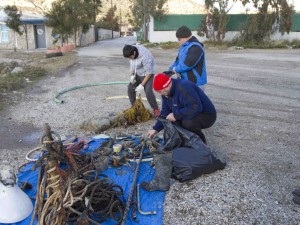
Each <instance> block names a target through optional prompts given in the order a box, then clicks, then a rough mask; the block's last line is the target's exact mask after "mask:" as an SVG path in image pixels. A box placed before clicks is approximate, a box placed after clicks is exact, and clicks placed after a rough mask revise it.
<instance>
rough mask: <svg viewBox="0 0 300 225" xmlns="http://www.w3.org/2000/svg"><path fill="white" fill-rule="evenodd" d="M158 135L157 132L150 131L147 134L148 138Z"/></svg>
mask: <svg viewBox="0 0 300 225" xmlns="http://www.w3.org/2000/svg"><path fill="white" fill-rule="evenodd" d="M156 133H157V131H156V130H149V131H148V133H147V138H152V137H153V136H154V135H155V134H156Z"/></svg>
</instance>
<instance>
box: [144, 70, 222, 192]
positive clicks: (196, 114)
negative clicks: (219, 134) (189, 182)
mask: <svg viewBox="0 0 300 225" xmlns="http://www.w3.org/2000/svg"><path fill="white" fill-rule="evenodd" d="M153 89H154V90H155V91H157V92H158V93H159V94H160V95H161V96H162V110H161V112H160V116H163V117H166V119H167V120H169V121H171V122H176V123H177V124H178V125H180V126H182V127H183V128H185V129H186V130H189V131H192V132H193V133H195V134H197V135H198V136H199V137H200V138H201V140H202V141H203V142H204V143H206V139H205V136H204V134H203V133H202V129H205V128H209V127H211V126H212V125H213V124H214V123H215V121H216V118H217V113H216V109H215V107H214V105H213V103H212V102H211V101H210V99H209V98H208V97H207V96H206V94H205V93H204V92H203V91H202V90H201V89H200V88H199V87H198V86H197V85H196V84H194V83H192V82H191V81H188V80H183V79H172V78H170V77H168V76H167V75H165V74H157V75H156V76H155V77H154V80H153ZM162 129H164V127H163V124H162V123H161V122H160V121H157V122H156V124H155V125H154V126H153V129H152V130H150V131H148V134H147V137H148V138H152V137H153V135H155V134H156V133H158V132H159V131H161V130H162ZM154 162H155V168H156V172H155V177H154V179H152V180H151V181H150V182H142V183H141V188H143V189H144V190H146V191H157V190H159V191H168V190H169V189H170V177H171V174H172V151H168V152H165V153H164V154H154Z"/></svg>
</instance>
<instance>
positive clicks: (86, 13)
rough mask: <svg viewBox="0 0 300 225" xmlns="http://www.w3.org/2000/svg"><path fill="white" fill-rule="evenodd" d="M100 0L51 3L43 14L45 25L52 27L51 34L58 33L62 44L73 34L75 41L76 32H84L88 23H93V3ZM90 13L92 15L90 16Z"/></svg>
mask: <svg viewBox="0 0 300 225" xmlns="http://www.w3.org/2000/svg"><path fill="white" fill-rule="evenodd" d="M96 2H100V3H101V1H100V0H85V1H82V0H58V1H55V2H53V3H52V8H51V9H50V10H49V11H48V12H47V13H46V14H45V16H46V18H47V21H46V25H48V26H50V27H52V28H53V30H52V34H53V35H57V34H60V36H61V39H62V44H63V43H65V42H66V41H67V40H68V37H69V36H70V35H71V34H74V37H75V43H76V36H77V33H78V32H79V31H80V30H81V32H82V33H86V32H87V31H88V30H89V27H90V25H92V24H94V19H95V17H96V16H95V14H94V13H96V12H98V11H97V10H99V9H98V8H97V10H96V9H95V5H94V4H95V3H96ZM91 15H92V16H91Z"/></svg>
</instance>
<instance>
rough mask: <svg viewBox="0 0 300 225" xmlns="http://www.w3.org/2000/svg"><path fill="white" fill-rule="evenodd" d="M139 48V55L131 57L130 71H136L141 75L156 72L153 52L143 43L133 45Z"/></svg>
mask: <svg viewBox="0 0 300 225" xmlns="http://www.w3.org/2000/svg"><path fill="white" fill-rule="evenodd" d="M133 46H134V47H136V48H137V49H138V52H139V56H138V57H137V58H136V59H130V73H136V74H137V75H139V76H146V75H147V74H154V69H155V68H154V64H155V61H154V58H153V56H152V54H151V52H150V51H149V50H148V49H147V48H145V47H144V46H143V45H133Z"/></svg>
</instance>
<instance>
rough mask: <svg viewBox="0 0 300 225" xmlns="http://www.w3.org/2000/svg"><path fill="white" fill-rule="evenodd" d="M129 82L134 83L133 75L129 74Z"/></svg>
mask: <svg viewBox="0 0 300 225" xmlns="http://www.w3.org/2000/svg"><path fill="white" fill-rule="evenodd" d="M130 83H132V84H134V83H135V75H133V74H132V75H131V76H130Z"/></svg>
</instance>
